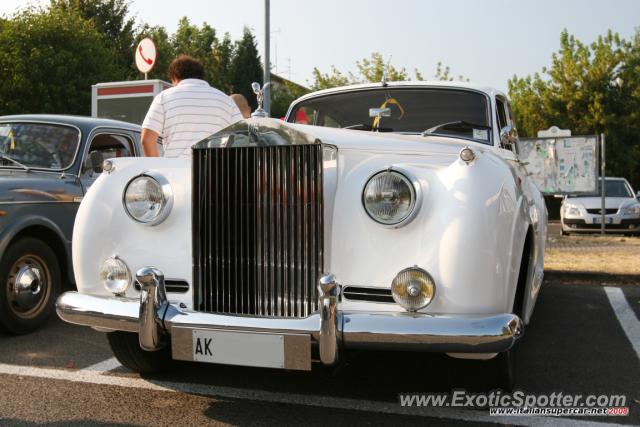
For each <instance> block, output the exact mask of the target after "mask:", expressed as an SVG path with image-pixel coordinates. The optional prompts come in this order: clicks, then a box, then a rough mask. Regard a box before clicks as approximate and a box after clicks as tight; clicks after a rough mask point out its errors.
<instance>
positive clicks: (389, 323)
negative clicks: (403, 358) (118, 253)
mask: <svg viewBox="0 0 640 427" xmlns="http://www.w3.org/2000/svg"><path fill="white" fill-rule="evenodd" d="M139 282H140V280H139ZM159 282H160V286H159V287H158V288H157V289H156V288H153V282H149V283H144V282H140V283H141V285H142V286H143V291H142V293H141V300H140V301H138V300H137V299H130V298H122V297H115V296H114V297H103V296H92V295H85V294H80V293H78V292H66V293H64V294H62V295H61V296H60V298H59V299H58V301H57V305H56V307H57V313H58V315H59V316H60V318H62V319H63V320H64V321H66V322H69V323H74V324H77V325H84V326H90V327H93V328H96V329H99V330H103V331H127V332H133V333H138V334H139V336H140V345H141V347H142V348H143V349H146V350H154V349H157V348H161V346H162V345H163V344H162V342H163V337H168V336H174V338H176V337H180V345H181V346H191V339H190V336H185V333H184V332H185V331H191V330H211V331H221V330H222V331H235V332H252V333H267V334H281V335H284V336H307V337H310V339H311V341H312V342H314V343H317V345H318V347H319V353H320V359H321V361H322V362H323V363H325V364H327V365H332V364H334V363H336V362H337V360H338V352H339V350H340V349H386V350H410V351H433V352H447V353H498V352H503V351H507V350H509V349H510V348H511V347H512V346H513V344H514V343H515V341H516V340H517V339H518V338H519V337H520V335H521V333H522V329H523V327H522V321H521V320H520V318H519V317H518V316H516V315H515V314H497V315H430V314H424V313H408V312H407V313H392V312H378V313H366V312H343V311H338V310H337V309H336V301H335V297H332V298H327V296H330V295H335V293H333V294H332V293H331V292H330V291H331V290H330V289H324V290H322V292H321V302H324V304H321V305H320V307H321V309H320V312H318V313H314V314H313V315H311V316H309V317H306V318H262V317H248V316H233V315H226V314H224V315H223V314H213V313H202V312H194V311H190V310H186V309H183V308H181V307H179V306H177V305H175V304H171V303H168V302H166V300H163V299H164V298H166V296H164V295H163V289H161V288H163V284H162V280H160V281H159ZM149 286H151V288H149ZM321 286H322V283H321ZM154 289H155V290H154ZM158 290H159V292H158ZM176 345H177V344H176V343H175V342H172V347H173V354H174V358H178V357H176V354H184V352H185V351H186V352H189V351H190V349H186V350H185V349H182V350H180V349H176ZM300 349H301V350H300V351H308V349H306V350H305V349H304V348H303V347H300ZM178 350H179V351H178Z"/></svg>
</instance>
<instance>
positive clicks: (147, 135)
mask: <svg viewBox="0 0 640 427" xmlns="http://www.w3.org/2000/svg"><path fill="white" fill-rule="evenodd" d="M158 136H159V134H158V132H156V131H154V130H151V129H147V128H142V137H141V140H142V151H143V152H144V155H145V157H158V145H157V144H158Z"/></svg>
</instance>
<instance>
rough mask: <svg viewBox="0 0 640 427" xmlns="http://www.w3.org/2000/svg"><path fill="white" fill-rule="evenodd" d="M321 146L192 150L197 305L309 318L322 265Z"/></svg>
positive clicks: (232, 311) (210, 309)
mask: <svg viewBox="0 0 640 427" xmlns="http://www.w3.org/2000/svg"><path fill="white" fill-rule="evenodd" d="M322 188H323V187H322V145H320V144H309V145H285V146H253V147H228V148H203V149H194V150H193V187H192V189H193V195H192V198H193V206H192V207H193V222H192V224H193V279H194V298H195V300H194V307H195V308H196V310H198V311H203V312H209V313H229V314H246V315H255V316H269V317H306V316H308V315H309V314H311V313H312V312H314V311H316V310H317V309H318V295H317V283H318V279H319V278H320V275H321V273H322V268H323V244H324V242H323V219H324V217H323V192H322Z"/></svg>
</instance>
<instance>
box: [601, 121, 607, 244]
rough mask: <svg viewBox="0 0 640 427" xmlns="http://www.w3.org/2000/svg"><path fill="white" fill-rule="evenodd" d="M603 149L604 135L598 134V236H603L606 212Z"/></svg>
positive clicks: (604, 158)
mask: <svg viewBox="0 0 640 427" xmlns="http://www.w3.org/2000/svg"><path fill="white" fill-rule="evenodd" d="M604 147H605V140H604V133H601V134H600V179H601V181H600V196H601V198H602V199H601V201H600V221H601V222H602V223H601V224H600V234H601V235H603V236H604V230H605V225H604V222H605V220H606V216H605V215H606V212H605V197H606V194H605V189H606V188H607V187H606V185H605V178H606V176H605V168H604V167H605V161H606V157H605V151H604Z"/></svg>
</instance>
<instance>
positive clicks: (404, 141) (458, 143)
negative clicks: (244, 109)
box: [287, 123, 493, 166]
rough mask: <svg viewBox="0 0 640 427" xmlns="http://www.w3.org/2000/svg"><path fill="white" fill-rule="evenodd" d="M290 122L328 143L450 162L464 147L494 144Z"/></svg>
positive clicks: (341, 148)
mask: <svg viewBox="0 0 640 427" xmlns="http://www.w3.org/2000/svg"><path fill="white" fill-rule="evenodd" d="M287 126H290V127H291V128H293V129H295V130H297V131H299V132H302V133H305V134H307V135H310V136H313V137H314V138H317V139H319V140H320V141H322V142H323V143H325V144H331V145H335V146H336V147H338V149H339V150H358V151H367V152H371V153H379V154H413V155H417V156H426V157H431V158H433V159H434V160H435V161H436V162H437V159H440V160H441V161H442V162H443V163H442V164H443V165H446V166H448V165H449V164H450V163H451V161H453V160H454V159H455V158H456V157H457V156H458V154H459V153H460V150H462V149H463V148H464V147H467V146H471V147H473V149H474V150H475V149H477V150H479V151H487V150H491V149H492V148H493V147H492V146H490V145H484V144H480V143H477V142H473V141H469V140H465V139H461V138H451V137H442V136H426V137H425V136H422V135H404V134H398V133H390V132H369V131H361V130H351V129H337V128H328V127H321V126H311V125H301V124H293V123H287Z"/></svg>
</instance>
